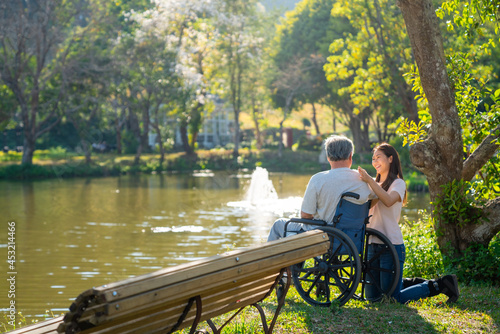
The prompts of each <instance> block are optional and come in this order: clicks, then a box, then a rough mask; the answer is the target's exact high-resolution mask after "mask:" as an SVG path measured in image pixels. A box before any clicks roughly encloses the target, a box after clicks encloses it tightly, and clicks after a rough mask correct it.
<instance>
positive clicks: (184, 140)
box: [179, 121, 194, 155]
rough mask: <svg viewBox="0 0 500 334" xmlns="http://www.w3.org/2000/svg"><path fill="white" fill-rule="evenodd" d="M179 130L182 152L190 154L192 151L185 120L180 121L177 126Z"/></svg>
mask: <svg viewBox="0 0 500 334" xmlns="http://www.w3.org/2000/svg"><path fill="white" fill-rule="evenodd" d="M179 131H180V132H181V141H182V148H183V149H184V152H186V154H187V155H192V154H193V153H194V151H193V149H192V148H191V146H190V145H189V138H188V129H187V122H186V121H181V125H180V126H179Z"/></svg>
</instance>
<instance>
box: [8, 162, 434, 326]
mask: <svg viewBox="0 0 500 334" xmlns="http://www.w3.org/2000/svg"><path fill="white" fill-rule="evenodd" d="M260 172H261V173H259V175H254V178H253V181H252V172H251V171H248V172H239V173H237V174H232V173H229V172H215V173H212V172H200V173H194V174H189V175H188V174H156V175H132V176H120V177H109V178H91V179H80V178H75V179H52V180H43V181H29V182H9V181H2V182H0V217H1V220H2V224H1V228H2V229H3V231H1V232H0V248H1V249H2V250H3V251H2V252H1V254H2V257H3V259H5V260H2V266H1V269H2V273H3V276H4V278H3V279H2V280H0V282H1V283H0V291H1V293H0V308H1V309H2V311H3V312H7V311H8V307H9V303H10V302H11V300H15V305H16V307H17V311H20V312H22V314H23V316H24V317H26V319H27V321H28V323H30V322H31V320H32V319H38V320H42V319H43V317H45V316H47V314H48V315H49V316H52V315H59V314H61V313H64V312H66V311H67V309H68V307H69V306H70V304H71V302H72V300H73V299H74V298H75V297H77V296H78V295H79V294H80V293H81V292H83V291H84V290H86V289H89V288H91V287H93V286H99V285H103V284H106V283H110V282H114V281H118V280H122V279H125V278H128V277H132V276H136V275H140V274H145V273H149V272H152V271H155V270H158V269H160V268H164V267H169V266H174V265H178V264H181V263H185V262H187V261H192V260H196V259H200V258H203V257H207V256H211V255H215V254H219V253H223V252H225V251H227V250H232V249H236V248H240V247H245V246H250V245H255V244H258V243H261V242H264V241H265V240H266V239H267V233H268V231H269V228H270V227H271V225H272V223H273V222H274V220H275V219H276V218H278V217H281V216H284V217H289V216H296V215H298V212H299V209H300V203H301V196H302V195H303V193H304V190H305V188H306V185H307V182H308V181H309V178H310V175H295V174H284V173H273V174H271V175H269V178H267V171H266V170H260ZM269 182H272V186H274V189H275V192H273V191H272V190H270V191H269V190H265V191H262V189H265V188H266V187H269V186H270V184H269ZM428 205H429V197H428V194H410V196H409V204H408V206H407V207H406V208H405V212H404V213H403V214H404V215H405V216H407V217H408V218H407V219H408V220H410V221H411V220H415V219H417V218H418V209H426V208H427V207H428ZM8 223H10V224H11V225H13V226H15V235H12V234H11V235H10V236H11V237H12V236H14V237H15V241H14V240H13V239H10V241H14V243H11V244H10V245H11V246H12V245H14V246H15V260H16V262H15V263H13V267H12V268H9V265H10V264H9V263H7V256H8V253H7V251H8V250H12V249H13V248H12V247H10V248H9V247H8V245H9V231H8V227H9V226H8V225H9V224H8ZM10 254H11V255H12V253H10ZM11 272H12V273H14V274H9V273H11ZM10 276H15V288H14V292H15V293H14V294H15V297H12V298H11V297H9V296H8V294H9V293H8V292H9V290H12V286H10V285H9V282H8V281H7V278H9V277H10ZM47 311H48V312H47Z"/></svg>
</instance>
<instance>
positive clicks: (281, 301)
mask: <svg viewBox="0 0 500 334" xmlns="http://www.w3.org/2000/svg"><path fill="white" fill-rule="evenodd" d="M285 273H286V274H287V275H288V276H287V277H288V279H287V281H286V284H285V288H284V290H283V294H282V296H281V298H280V299H278V306H277V307H276V312H274V317H273V320H272V321H271V323H270V324H269V325H268V324H267V318H266V314H265V313H264V310H263V309H262V307H261V306H260V305H259V304H258V303H255V304H252V306H253V307H255V308H256V309H257V311H259V314H260V320H261V322H262V329H263V331H264V333H265V334H271V333H272V332H273V329H274V325H275V324H276V320H277V319H278V315H279V313H280V311H281V308H282V307H283V305H284V304H285V297H286V294H287V293H288V289H289V288H290V281H291V279H292V274H291V271H290V268H285V269H282V270H281V273H280V274H279V275H278V277H277V278H276V281H275V282H274V284H273V286H272V288H271V289H270V290H269V292H268V293H267V294H266V296H265V297H264V298H262V300H264V299H266V298H267V297H269V295H270V294H271V293H272V291H273V290H275V287H276V286H277V285H278V282H279V281H280V280H281V278H282V277H283V275H284V274H285ZM244 308H245V307H242V308H240V309H239V310H238V311H236V313H234V314H233V315H232V316H231V317H230V318H229V319H228V320H227V321H226V322H225V323H224V324H223V325H222V326H220V328H217V326H215V324H214V323H213V321H212V320H211V319H208V320H207V323H208V325H209V326H210V329H211V330H212V332H213V333H214V334H220V333H221V331H222V329H223V328H224V327H225V326H226V325H227V324H229V323H230V322H231V320H233V319H234V317H236V316H237V315H238V314H239V313H240V312H241V311H243V309H244Z"/></svg>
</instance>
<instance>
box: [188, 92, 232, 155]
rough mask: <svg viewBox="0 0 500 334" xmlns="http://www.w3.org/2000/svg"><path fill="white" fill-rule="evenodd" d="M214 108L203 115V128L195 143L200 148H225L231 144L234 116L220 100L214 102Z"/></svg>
mask: <svg viewBox="0 0 500 334" xmlns="http://www.w3.org/2000/svg"><path fill="white" fill-rule="evenodd" d="M214 104H215V108H214V110H213V111H212V112H211V113H210V114H208V113H207V112H206V111H205V112H204V115H203V127H202V128H201V129H200V133H199V134H198V138H197V142H198V146H199V147H200V148H208V149H210V148H214V147H217V146H225V145H226V144H229V143H232V142H233V136H234V115H233V112H232V109H231V108H228V107H225V106H224V103H223V101H222V100H220V99H215V100H214Z"/></svg>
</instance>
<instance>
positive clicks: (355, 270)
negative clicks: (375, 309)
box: [291, 227, 361, 307]
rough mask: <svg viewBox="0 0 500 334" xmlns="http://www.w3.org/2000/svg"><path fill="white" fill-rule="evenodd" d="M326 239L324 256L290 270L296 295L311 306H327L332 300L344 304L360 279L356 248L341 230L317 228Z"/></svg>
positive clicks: (359, 263)
mask: <svg viewBox="0 0 500 334" xmlns="http://www.w3.org/2000/svg"><path fill="white" fill-rule="evenodd" d="M318 229H319V230H322V231H324V232H326V233H327V234H328V236H329V238H330V249H329V251H328V252H327V253H325V254H323V255H321V256H316V257H314V258H311V259H308V260H306V261H304V262H301V263H298V264H295V265H293V266H292V267H291V272H292V279H293V284H294V285H295V288H296V289H297V292H298V293H299V294H300V296H301V297H302V298H303V299H304V300H305V301H306V302H307V303H309V304H311V305H313V306H324V307H328V306H330V305H331V303H332V301H338V303H339V304H340V306H342V305H344V304H345V303H346V302H347V301H348V300H349V299H350V298H351V297H352V295H353V294H354V293H355V291H356V289H357V287H358V284H359V281H360V278H361V261H360V258H359V254H358V251H357V248H356V246H355V245H354V243H353V242H352V240H351V239H350V238H349V237H348V236H347V235H346V234H345V233H344V232H342V231H340V230H338V229H336V228H333V227H318Z"/></svg>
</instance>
